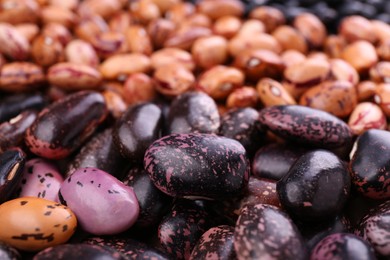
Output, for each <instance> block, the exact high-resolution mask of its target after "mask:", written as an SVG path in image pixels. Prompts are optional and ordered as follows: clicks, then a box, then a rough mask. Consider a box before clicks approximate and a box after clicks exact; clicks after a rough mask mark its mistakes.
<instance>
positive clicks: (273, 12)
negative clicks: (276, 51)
mask: <svg viewBox="0 0 390 260" xmlns="http://www.w3.org/2000/svg"><path fill="white" fill-rule="evenodd" d="M249 17H250V18H252V19H258V20H260V21H261V22H262V23H263V24H264V26H265V29H266V32H268V33H272V32H273V31H274V30H275V29H276V28H278V27H279V26H281V25H283V24H285V22H286V19H285V17H284V14H283V13H282V12H281V11H280V10H279V9H277V8H274V7H272V6H259V7H256V8H254V9H253V10H251V12H250V13H249Z"/></svg>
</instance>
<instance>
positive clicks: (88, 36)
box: [74, 15, 109, 44]
mask: <svg viewBox="0 0 390 260" xmlns="http://www.w3.org/2000/svg"><path fill="white" fill-rule="evenodd" d="M74 31H75V34H76V36H77V37H79V38H80V39H81V40H85V41H87V42H89V43H91V44H92V42H93V41H94V38H95V37H97V35H99V34H101V33H103V32H108V31H109V27H108V24H107V23H106V21H105V20H104V19H103V18H102V17H100V16H98V15H91V16H88V17H85V18H83V19H81V21H80V22H79V23H78V24H77V26H76V27H75V29H74Z"/></svg>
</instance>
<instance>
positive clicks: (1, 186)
mask: <svg viewBox="0 0 390 260" xmlns="http://www.w3.org/2000/svg"><path fill="white" fill-rule="evenodd" d="M25 161H26V157H25V154H24V153H23V152H22V151H21V150H19V149H12V150H8V151H6V152H4V153H2V154H1V155H0V204H1V203H3V202H5V201H7V200H8V199H10V198H11V196H12V195H13V193H14V192H15V191H16V189H17V187H18V186H19V184H20V182H21V181H22V176H23V167H24V163H25Z"/></svg>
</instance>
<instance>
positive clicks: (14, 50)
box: [0, 23, 30, 61]
mask: <svg viewBox="0 0 390 260" xmlns="http://www.w3.org/2000/svg"><path fill="white" fill-rule="evenodd" d="M0 52H1V53H2V54H4V55H5V56H7V57H8V58H10V59H12V60H17V61H23V60H27V58H28V57H29V55H30V44H29V42H28V40H27V38H26V37H25V36H24V35H23V34H21V33H20V32H19V31H18V30H16V29H15V27H13V26H12V25H10V24H7V23H0Z"/></svg>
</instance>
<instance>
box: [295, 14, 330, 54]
mask: <svg viewBox="0 0 390 260" xmlns="http://www.w3.org/2000/svg"><path fill="white" fill-rule="evenodd" d="M293 25H294V27H295V28H296V29H297V30H298V31H299V32H300V33H301V34H302V35H303V37H305V39H306V41H307V42H308V43H309V45H310V46H311V47H313V48H320V47H322V46H323V44H324V42H325V39H326V35H327V32H326V27H325V25H324V24H323V23H322V22H321V20H320V19H319V18H318V17H317V16H315V15H313V14H311V13H302V14H299V15H298V16H296V17H295V19H294V22H293Z"/></svg>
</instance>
